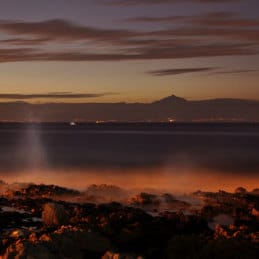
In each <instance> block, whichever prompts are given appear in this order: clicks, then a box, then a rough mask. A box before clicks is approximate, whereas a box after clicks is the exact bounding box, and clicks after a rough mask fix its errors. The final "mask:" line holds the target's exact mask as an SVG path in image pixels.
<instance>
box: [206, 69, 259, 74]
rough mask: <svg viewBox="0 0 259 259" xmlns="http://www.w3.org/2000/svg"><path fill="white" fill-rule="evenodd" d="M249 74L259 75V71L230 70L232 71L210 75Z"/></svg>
mask: <svg viewBox="0 0 259 259" xmlns="http://www.w3.org/2000/svg"><path fill="white" fill-rule="evenodd" d="M247 73H259V69H240V70H230V71H217V72H212V73H210V74H209V75H227V74H247Z"/></svg>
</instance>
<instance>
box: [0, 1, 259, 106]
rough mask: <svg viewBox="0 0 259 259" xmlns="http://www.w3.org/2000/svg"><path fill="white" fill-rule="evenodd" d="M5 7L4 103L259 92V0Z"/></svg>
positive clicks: (0, 13)
mask: <svg viewBox="0 0 259 259" xmlns="http://www.w3.org/2000/svg"><path fill="white" fill-rule="evenodd" d="M0 6H1V8H0V17H1V20H0V78H1V81H0V102H9V101H27V102H33V103H45V102H151V101H154V100H158V99H161V98H163V97H165V96H169V95H171V94H174V95H177V96H181V97H184V98H186V99H189V100H202V99H212V98H223V97H224V98H244V99H257V100H259V86H258V80H259V14H258V10H259V1H258V0H73V1H71V0H44V1H42V0H41V1H40V0H23V1H20V0H0Z"/></svg>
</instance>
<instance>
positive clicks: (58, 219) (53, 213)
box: [42, 203, 69, 226]
mask: <svg viewBox="0 0 259 259" xmlns="http://www.w3.org/2000/svg"><path fill="white" fill-rule="evenodd" d="M42 223H43V224H44V225H46V226H55V225H57V226H59V225H66V224H68V223H69V220H68V215H67V212H66V210H65V208H64V206H63V205H61V204H57V203H47V204H45V205H44V208H43V212H42Z"/></svg>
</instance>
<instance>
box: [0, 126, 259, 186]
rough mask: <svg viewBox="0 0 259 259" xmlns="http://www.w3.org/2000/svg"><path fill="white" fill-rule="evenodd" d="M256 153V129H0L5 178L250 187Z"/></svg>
mask: <svg viewBox="0 0 259 259" xmlns="http://www.w3.org/2000/svg"><path fill="white" fill-rule="evenodd" d="M258 154H259V124H223V123H222V124H201V123H199V124H150V123H149V124H77V125H75V126H71V125H69V124H65V123H64V124H5V123H2V124H0V177H1V178H2V179H7V180H9V179H11V180H17V181H23V180H24V181H26V180H32V181H40V182H48V183H51V182H53V183H59V181H60V184H63V185H68V186H70V185H71V187H83V186H85V185H87V183H88V182H89V183H90V181H97V182H101V181H102V182H109V183H116V184H120V183H121V181H123V184H125V183H129V182H131V183H132V182H133V183H134V185H135V186H141V185H143V186H144V185H145V186H146V187H156V184H157V185H159V184H160V185H163V187H168V186H169V183H171V185H172V187H173V188H175V187H176V186H178V187H179V184H182V187H183V188H185V189H189V188H188V187H189V186H190V185H191V184H193V185H194V187H193V188H199V187H201V188H202V187H203V186H204V188H205V187H209V186H213V183H214V185H217V187H215V188H218V187H221V186H222V187H225V188H228V187H232V185H234V184H238V183H239V182H240V185H242V184H245V185H247V187H251V188H252V187H255V186H258V187H259V182H258V178H259V157H258ZM39 172H40V173H39ZM233 177H234V178H235V179H236V180H234V179H233ZM179 179H180V180H179ZM179 181H180V182H179ZM204 181H206V182H204ZM244 181H246V182H244ZM167 185H168V186H167ZM204 188H203V189H204Z"/></svg>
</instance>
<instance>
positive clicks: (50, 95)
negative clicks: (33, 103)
mask: <svg viewBox="0 0 259 259" xmlns="http://www.w3.org/2000/svg"><path fill="white" fill-rule="evenodd" d="M110 94H114V93H72V92H56V93H46V94H44V93H42V94H33V93H31V94H20V93H2V94H1V93H0V99H15V100H26V99H27V100H28V99H50V98H51V99H52V98H53V99H54V98H55V99H80V98H96V97H102V96H105V95H110Z"/></svg>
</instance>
